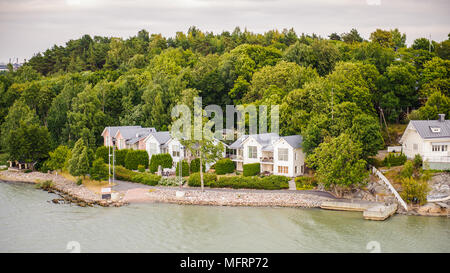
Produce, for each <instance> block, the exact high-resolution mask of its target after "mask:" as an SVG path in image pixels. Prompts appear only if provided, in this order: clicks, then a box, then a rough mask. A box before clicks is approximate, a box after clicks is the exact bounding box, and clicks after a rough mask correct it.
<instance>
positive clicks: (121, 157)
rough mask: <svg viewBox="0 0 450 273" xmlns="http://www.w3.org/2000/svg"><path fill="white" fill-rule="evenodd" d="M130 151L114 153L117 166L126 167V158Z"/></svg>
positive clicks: (124, 150) (123, 150)
mask: <svg viewBox="0 0 450 273" xmlns="http://www.w3.org/2000/svg"><path fill="white" fill-rule="evenodd" d="M128 151H130V150H129V149H122V150H117V151H114V158H115V160H116V165H120V166H124V167H125V158H126V156H127V154H128Z"/></svg>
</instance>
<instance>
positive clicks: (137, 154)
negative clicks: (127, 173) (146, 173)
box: [125, 150, 148, 170]
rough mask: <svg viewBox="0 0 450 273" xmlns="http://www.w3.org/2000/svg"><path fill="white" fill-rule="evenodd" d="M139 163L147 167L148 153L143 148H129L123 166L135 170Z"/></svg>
mask: <svg viewBox="0 0 450 273" xmlns="http://www.w3.org/2000/svg"><path fill="white" fill-rule="evenodd" d="M139 165H144V167H145V168H147V167H148V153H147V151H144V150H129V151H128V153H127V155H126V156H125V168H127V169H129V170H137V168H138V166H139Z"/></svg>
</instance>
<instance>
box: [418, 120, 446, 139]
mask: <svg viewBox="0 0 450 273" xmlns="http://www.w3.org/2000/svg"><path fill="white" fill-rule="evenodd" d="M411 124H412V125H413V126H414V128H416V130H417V132H418V133H419V135H420V136H421V137H422V138H423V139H427V138H448V137H450V120H444V121H439V120H411ZM431 128H440V129H441V131H440V132H438V133H434V132H432V131H431Z"/></svg>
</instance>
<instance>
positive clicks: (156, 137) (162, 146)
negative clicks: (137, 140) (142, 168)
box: [144, 131, 171, 160]
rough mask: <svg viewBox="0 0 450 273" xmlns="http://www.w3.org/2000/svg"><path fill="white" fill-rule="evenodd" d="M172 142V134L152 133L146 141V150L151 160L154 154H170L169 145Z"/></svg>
mask: <svg viewBox="0 0 450 273" xmlns="http://www.w3.org/2000/svg"><path fill="white" fill-rule="evenodd" d="M170 140H171V137H170V132H167V131H165V132H154V133H150V134H149V135H148V136H147V137H146V138H145V139H144V143H145V150H147V153H148V156H149V160H150V159H151V158H152V155H154V154H164V153H168V147H167V143H168V142H169V141H170Z"/></svg>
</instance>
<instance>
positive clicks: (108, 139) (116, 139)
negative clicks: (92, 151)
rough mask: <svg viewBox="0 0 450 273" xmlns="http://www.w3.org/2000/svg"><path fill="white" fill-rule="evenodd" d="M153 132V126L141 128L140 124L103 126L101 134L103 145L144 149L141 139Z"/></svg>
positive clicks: (154, 130)
mask: <svg viewBox="0 0 450 273" xmlns="http://www.w3.org/2000/svg"><path fill="white" fill-rule="evenodd" d="M154 132H156V129H155V128H142V127H141V126H111V127H105V129H104V130H103V132H102V136H103V139H104V145H105V146H112V145H115V146H116V147H117V148H118V149H119V150H120V149H135V150H145V143H144V141H143V140H144V139H145V138H146V137H147V136H148V135H149V134H150V133H154Z"/></svg>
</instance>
